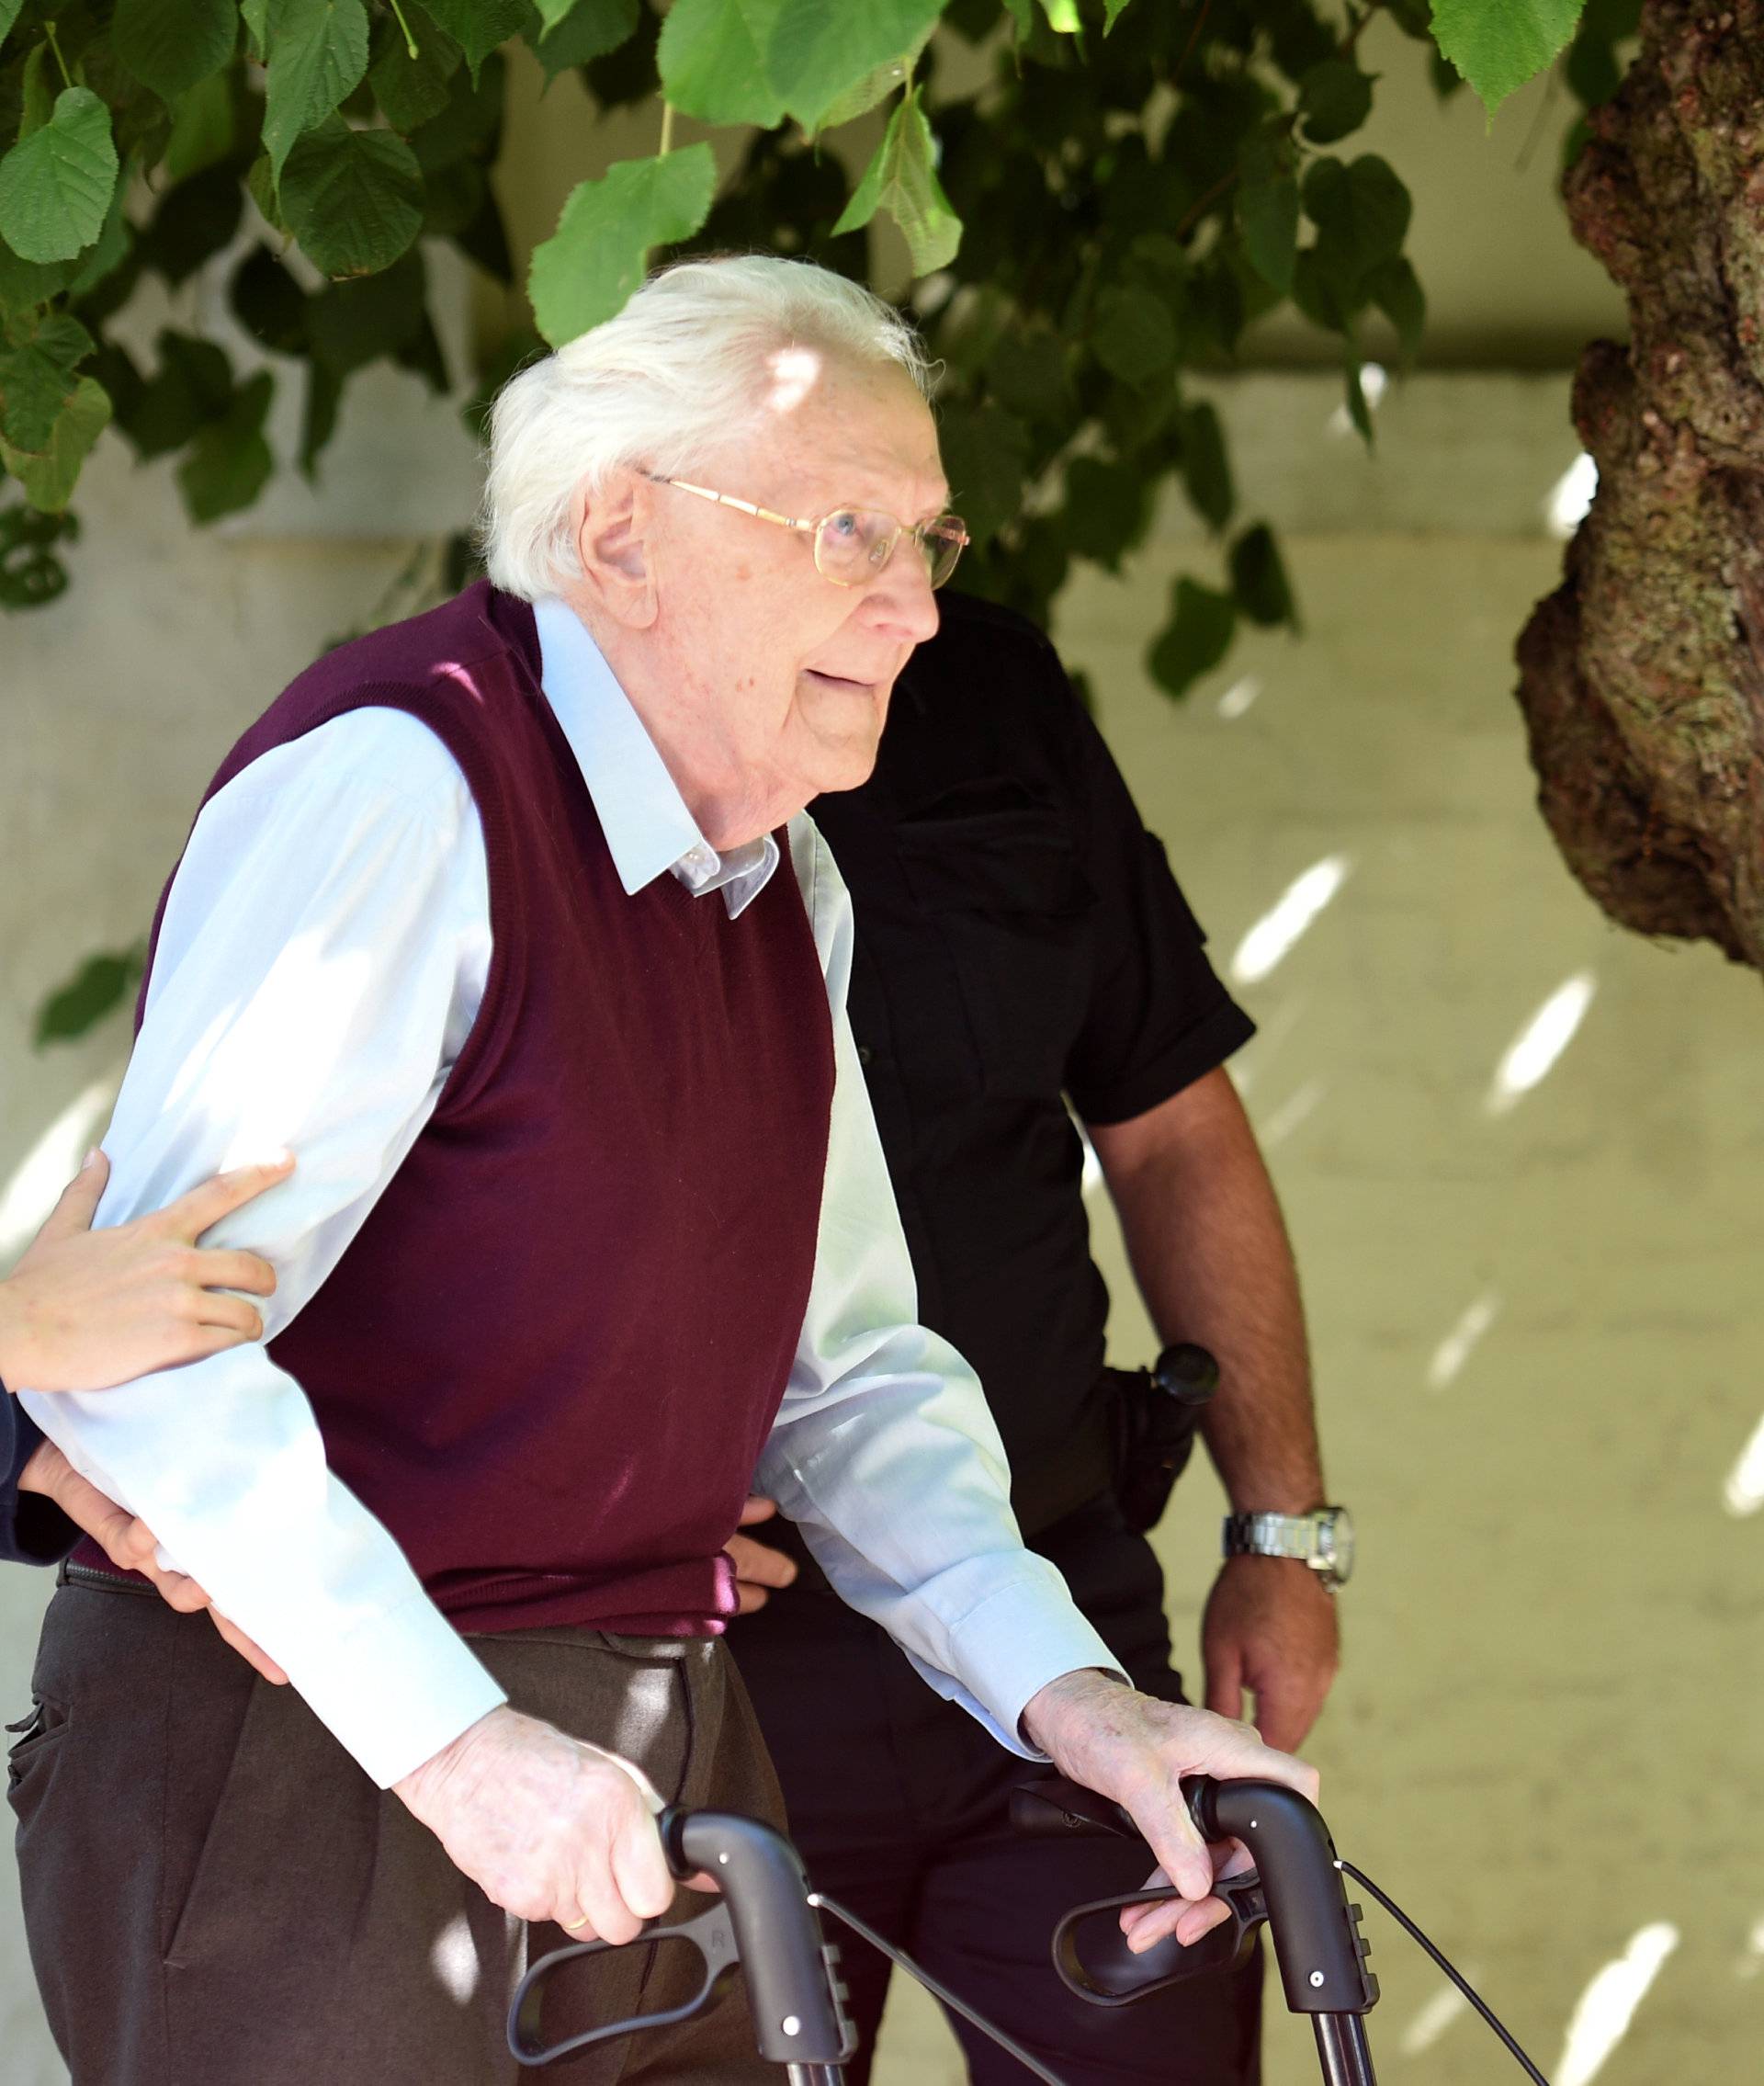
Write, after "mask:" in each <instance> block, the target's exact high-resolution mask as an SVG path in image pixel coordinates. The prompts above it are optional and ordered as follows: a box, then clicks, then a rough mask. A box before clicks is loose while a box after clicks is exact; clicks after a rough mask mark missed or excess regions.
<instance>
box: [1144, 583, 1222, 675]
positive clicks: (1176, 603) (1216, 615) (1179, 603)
mask: <svg viewBox="0 0 1764 2086" xmlns="http://www.w3.org/2000/svg"><path fill="white" fill-rule="evenodd" d="M1170 611H1171V612H1170V621H1169V622H1168V623H1167V624H1166V625H1165V626H1164V628H1163V629H1161V630H1160V631H1159V634H1158V636H1157V638H1156V639H1155V640H1154V641H1153V642H1152V646H1151V649H1150V651H1149V652H1148V653H1147V654H1146V664H1147V666H1148V669H1149V670H1150V673H1151V677H1152V679H1153V680H1154V681H1156V682H1157V684H1158V686H1159V687H1160V688H1161V689H1162V690H1163V691H1164V693H1165V694H1166V695H1167V696H1172V697H1180V696H1185V695H1187V693H1188V691H1189V690H1190V689H1191V688H1192V687H1193V686H1194V684H1195V682H1196V681H1198V680H1199V679H1200V677H1201V675H1203V674H1206V673H1210V672H1211V671H1212V669H1213V668H1214V667H1216V665H1217V664H1218V663H1219V662H1220V660H1222V659H1223V658H1224V657H1225V655H1226V653H1227V652H1229V651H1230V649H1231V640H1232V639H1233V637H1234V636H1236V634H1237V628H1238V611H1237V606H1236V604H1235V603H1234V602H1233V601H1232V599H1231V596H1230V595H1228V594H1220V593H1218V592H1217V590H1216V589H1215V588H1213V587H1210V586H1202V585H1201V584H1200V583H1199V582H1198V581H1196V580H1191V579H1188V578H1186V577H1184V578H1182V579H1179V580H1178V581H1177V582H1176V584H1175V587H1174V589H1173V590H1172V593H1171V595H1170Z"/></svg>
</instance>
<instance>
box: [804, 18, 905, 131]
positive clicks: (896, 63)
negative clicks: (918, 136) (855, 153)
mask: <svg viewBox="0 0 1764 2086" xmlns="http://www.w3.org/2000/svg"><path fill="white" fill-rule="evenodd" d="M930 41H931V29H930V28H925V29H924V30H923V31H922V34H921V35H920V37H919V40H918V41H917V42H916V43H914V44H913V45H912V46H911V47H910V49H909V50H906V51H901V52H900V54H899V57H896V58H890V59H889V60H888V63H887V64H886V65H878V66H876V69H875V71H874V72H870V73H866V74H865V75H864V77H863V78H862V79H861V80H859V81H857V82H856V84H855V85H853V86H850V87H847V88H846V90H845V92H844V93H843V94H842V95H841V96H840V97H839V98H838V100H837V101H835V102H834V103H833V105H832V106H831V108H829V109H828V110H827V112H826V113H825V114H824V115H823V116H822V118H821V119H820V127H821V129H822V130H838V128H839V126H840V125H841V124H842V123H852V122H855V121H856V119H858V118H859V117H860V116H865V115H867V114H868V113H869V111H870V110H871V109H872V108H876V105H877V104H878V103H879V102H884V101H886V100H887V99H888V96H890V95H891V94H892V93H893V92H894V91H895V89H896V88H897V87H899V86H903V85H905V84H906V82H907V81H908V80H909V79H910V77H911V74H912V69H913V67H914V66H915V65H916V64H918V62H919V60H920V58H921V57H922V55H923V53H924V48H925V46H926V44H928V43H929V42H930Z"/></svg>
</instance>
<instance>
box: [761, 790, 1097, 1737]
mask: <svg viewBox="0 0 1764 2086" xmlns="http://www.w3.org/2000/svg"><path fill="white" fill-rule="evenodd" d="M790 840H791V853H792V858H793V861H794V863H795V866H796V868H797V877H798V879H799V881H800V882H801V884H802V889H803V893H804V899H805V901H806V903H807V904H808V906H809V916H810V918H811V920H812V921H813V922H814V926H815V938H816V943H817V946H818V947H819V948H820V956H821V965H822V969H823V970H824V971H825V973H826V976H827V991H828V999H829V1002H830V1003H831V1009H832V1015H833V1047H834V1053H835V1083H834V1091H833V1109H832V1124H831V1135H830V1139H829V1144H828V1154H827V1173H826V1181H825V1185H824V1189H823V1192H822V1198H821V1212H820V1239H819V1245H818V1251H817V1254H816V1260H815V1274H814V1282H813V1285H812V1287H811V1290H810V1295H809V1311H808V1315H807V1319H806V1321H805V1322H804V1326H803V1331H802V1338H801V1342H800V1343H799V1345H798V1347H797V1355H796V1359H795V1362H794V1365H793V1366H792V1368H791V1372H790V1378H789V1382H788V1385H787V1387H786V1391H785V1396H784V1403H783V1406H782V1408H781V1410H780V1411H779V1414H778V1419H777V1423H776V1424H775V1427H774V1429H773V1432H772V1435H771V1438H770V1440H769V1441H768V1442H767V1444H766V1446H765V1449H764V1452H763V1456H762V1458H761V1462H760V1468H759V1473H758V1478H757V1482H758V1484H759V1487H760V1490H761V1491H763V1492H765V1493H766V1494H767V1495H768V1496H770V1497H772V1498H774V1499H775V1500H776V1501H777V1502H778V1504H779V1507H780V1508H781V1510H782V1511H783V1512H784V1513H786V1514H787V1515H788V1516H789V1517H790V1518H791V1519H792V1520H793V1521H795V1522H796V1523H797V1525H799V1527H800V1528H801V1530H802V1534H803V1538H804V1540H805V1541H806V1542H807V1544H808V1546H809V1549H810V1550H811V1551H812V1553H813V1554H814V1557H815V1559H816V1561H817V1562H818V1563H819V1564H820V1567H821V1569H822V1570H823V1571H825V1572H826V1574H827V1577H828V1579H829V1581H830V1582H831V1584H832V1586H833V1588H834V1590H835V1591H836V1592H837V1593H839V1594H840V1595H841V1596H842V1598H843V1599H844V1600H846V1601H847V1602H849V1603H850V1604H851V1605H852V1606H853V1607H854V1608H856V1609H858V1610H859V1611H860V1612H861V1613H862V1614H864V1615H865V1616H869V1617H870V1618H871V1619H872V1620H873V1621H875V1622H876V1623H879V1624H880V1625H881V1626H882V1627H883V1628H885V1629H886V1630H887V1631H888V1634H889V1635H890V1636H891V1637H892V1638H894V1639H895V1640H896V1642H897V1643H899V1645H900V1647H901V1649H902V1650H904V1651H905V1652H906V1653H907V1655H908V1657H909V1658H910V1660H911V1661H912V1663H913V1665H914V1667H915V1668H916V1669H917V1670H918V1672H920V1674H921V1675H922V1678H923V1679H924V1680H925V1681H926V1682H927V1684H929V1685H930V1686H931V1687H933V1689H935V1690H936V1692H937V1693H938V1694H940V1695H944V1696H946V1697H948V1698H949V1699H951V1700H954V1701H956V1702H959V1703H960V1704H961V1705H962V1706H963V1707H965V1708H966V1709H967V1710H968V1711H969V1712H970V1713H971V1714H972V1715H974V1716H975V1717H977V1718H978V1719H979V1720H980V1722H981V1723H983V1724H984V1725H985V1726H986V1727H987V1728H988V1729H989V1730H990V1731H991V1733H992V1734H993V1736H994V1737H995V1738H996V1739H998V1740H999V1741H1000V1742H1001V1744H1002V1745H1005V1746H1007V1747H1009V1748H1010V1749H1011V1750H1012V1752H1017V1753H1020V1754H1022V1755H1023V1757H1024V1758H1030V1759H1033V1758H1035V1757H1038V1756H1037V1755H1036V1754H1035V1751H1034V1749H1033V1748H1032V1747H1031V1746H1029V1745H1028V1744H1027V1743H1026V1742H1025V1741H1024V1740H1023V1733H1022V1730H1021V1728H1020V1719H1021V1718H1022V1715H1023V1708H1024V1706H1025V1705H1026V1704H1027V1703H1028V1702H1029V1700H1030V1699H1031V1697H1032V1696H1034V1695H1035V1694H1036V1693H1037V1692H1038V1691H1039V1690H1040V1689H1041V1688H1042V1687H1044V1686H1046V1684H1047V1683H1048V1682H1049V1681H1052V1680H1056V1679H1057V1678H1058V1677H1059V1675H1060V1674H1062V1673H1068V1672H1075V1671H1077V1670H1079V1669H1080V1668H1085V1667H1100V1668H1102V1669H1103V1670H1104V1671H1106V1672H1112V1673H1117V1674H1118V1673H1120V1671H1121V1670H1120V1667H1119V1665H1118V1664H1117V1662H1116V1661H1115V1660H1114V1657H1113V1655H1112V1654H1111V1653H1110V1651H1109V1650H1108V1648H1107V1646H1106V1645H1105V1644H1104V1643H1103V1639H1102V1638H1101V1637H1100V1636H1099V1635H1098V1634H1097V1632H1096V1630H1095V1629H1094V1628H1093V1627H1091V1624H1090V1623H1089V1622H1087V1621H1086V1620H1085V1618H1084V1617H1083V1616H1081V1615H1080V1613H1079V1610H1078V1608H1077V1607H1076V1606H1075V1604H1073V1602H1072V1598H1071V1595H1070V1593H1069V1591H1068V1589H1067V1586H1066V1582H1065V1581H1064V1580H1063V1579H1062V1578H1061V1577H1060V1574H1059V1572H1058V1571H1057V1569H1056V1568H1055V1567H1054V1566H1053V1565H1052V1564H1050V1563H1049V1562H1048V1561H1047V1560H1046V1559H1045V1558H1042V1557H1039V1556H1037V1555H1036V1554H1035V1552H1033V1551H1031V1550H1027V1549H1025V1548H1024V1547H1023V1541H1022V1537H1021V1536H1020V1534H1019V1532H1018V1528H1017V1524H1016V1521H1015V1518H1014V1516H1013V1515H1012V1511H1011V1500H1010V1474H1009V1467H1008V1465H1007V1463H1006V1459H1005V1455H1004V1449H1003V1445H1002V1444H1001V1441H1000V1439H999V1433H998V1428H997V1426H996V1425H995V1423H994V1422H993V1419H992V1415H991V1413H990V1412H989V1410H988V1408H987V1403H986V1400H985V1398H984V1396H983V1395H982V1393H981V1390H980V1386H979V1381H978V1378H977V1377H976V1376H975V1375H974V1372H973V1371H972V1370H971V1369H970V1368H969V1367H968V1366H967V1363H966V1362H964V1361H963V1359H962V1357H961V1356H960V1355H958V1354H957V1353H956V1350H955V1349H954V1348H953V1347H952V1346H951V1345H950V1344H949V1343H948V1342H947V1341H945V1340H943V1339H941V1338H940V1337H939V1336H938V1335H937V1334H935V1333H933V1332H930V1331H928V1330H927V1329H926V1328H925V1327H924V1326H922V1325H921V1324H919V1323H918V1322H917V1319H918V1301H917V1296H916V1290H915V1285H914V1281H913V1275H912V1263H911V1260H910V1256H909V1253H908V1251H907V1243H906V1238H905V1235H904V1233H903V1232H902V1230H901V1228H900V1219H899V1214H898V1212H897V1209H896V1207H895V1201H894V1193H893V1189H892V1187H891V1185H890V1184H889V1179H888V1165H887V1162H886V1160H885V1158H884V1155H883V1151H882V1146H881V1141H880V1139H879V1138H878V1136H877V1134H876V1121H875V1117H874V1116H873V1115H872V1114H871V1110H870V1104H869V1096H868V1093H867V1091H866V1089H865V1081H864V1075H863V1071H862V1069H861V1067H860V1065H859V1063H858V1059H857V1051H856V1046H855V1044H854V1040H853V1037H852V1030H851V1024H850V1021H849V1020H848V1018H847V1016H846V1013H845V994H846V986H847V982H848V981H849V978H850V972H851V952H852V907H851V899H850V896H849V894H848V892H847V890H846V889H845V884H844V879H842V877H841V876H840V874H839V871H838V869H837V868H836V867H834V864H833V861H832V857H831V854H830V853H829V851H828V849H827V847H826V845H825V843H824V842H823V841H822V840H821V839H820V834H819V833H817V832H816V830H815V828H814V826H813V824H812V822H810V821H809V819H808V818H806V817H803V818H798V819H797V820H795V821H794V822H792V825H791V829H790ZM1122 1677H1123V1678H1125V1675H1123V1676H1122Z"/></svg>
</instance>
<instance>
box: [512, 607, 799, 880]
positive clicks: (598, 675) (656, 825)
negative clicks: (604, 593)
mask: <svg viewBox="0 0 1764 2086" xmlns="http://www.w3.org/2000/svg"><path fill="white" fill-rule="evenodd" d="M533 620H534V623H535V625H536V627H537V630H538V634H539V680H540V686H542V687H543V688H544V690H545V698H546V700H547V701H548V703H549V704H550V705H551V713H552V715H553V716H554V717H555V718H556V719H557V720H558V723H559V725H560V728H561V730H562V731H563V735H564V737H565V738H566V739H567V740H568V741H569V742H570V751H571V753H572V754H574V755H575V756H576V765H577V766H578V767H579V768H580V769H581V770H582V780H583V782H585V783H586V784H587V786H588V794H589V796H590V797H591V798H592V799H593V800H594V812H595V815H596V816H597V817H598V819H599V820H600V825H601V831H602V832H603V833H605V835H606V845H607V847H608V848H609V849H610V850H611V853H612V857H613V867H614V868H615V869H616V870H617V872H618V880H619V882H620V883H621V884H622V885H623V886H624V887H625V890H626V891H627V893H628V894H634V893H636V892H638V891H639V890H642V889H643V888H644V886H645V885H646V884H650V883H653V882H654V880H655V879H656V878H657V877H659V876H661V875H662V871H663V870H668V871H671V872H672V873H673V875H674V876H675V877H677V878H678V879H680V881H681V882H682V883H683V884H684V886H685V887H686V889H687V890H689V891H691V892H692V893H693V894H694V896H695V897H702V896H704V895H705V894H706V893H707V892H709V891H714V890H720V891H721V892H722V893H723V902H724V904H725V905H726V906H727V907H728V908H729V918H730V919H731V920H733V919H736V918H738V917H739V916H740V914H741V913H742V912H743V911H744V910H745V909H746V907H747V906H749V905H750V904H751V903H752V901H753V900H754V899H756V898H757V897H758V896H759V894H760V892H761V891H762V890H764V888H765V886H766V884H767V883H768V882H769V881H770V880H771V877H772V872H773V871H774V870H775V868H776V867H777V866H778V844H777V842H776V841H775V840H774V839H773V837H772V835H771V834H770V833H762V834H761V835H760V837H759V839H757V840H752V841H749V842H748V843H747V844H746V845H744V846H741V847H731V848H729V849H727V850H725V851H724V852H722V853H720V854H719V853H718V850H717V849H716V848H714V847H713V846H712V845H710V843H709V842H708V841H707V839H706V838H705V836H704V834H703V833H700V832H699V830H698V822H697V821H696V820H695V818H694V817H693V815H692V813H691V812H690V811H688V810H687V809H686V802H685V799H684V798H683V797H682V796H681V794H680V791H679V788H678V787H677V786H676V785H675V782H674V779H673V777H672V776H671V775H670V774H669V773H668V769H667V764H666V763H665V762H664V761H663V760H662V755H661V754H659V753H658V752H657V751H656V745H655V742H654V740H653V739H651V738H650V735H649V733H648V731H645V729H644V726H643V720H642V719H641V718H640V717H639V716H638V714H637V712H636V710H635V709H632V707H631V701H630V697H628V695H627V694H626V693H625V691H624V689H623V688H621V687H620V686H619V685H618V681H617V678H616V675H614V673H613V670H612V668H611V667H610V666H609V665H608V664H607V663H606V660H605V654H604V653H603V652H601V649H600V647H599V646H598V645H597V644H596V643H595V642H594V639H593V638H592V637H591V636H590V635H589V633H588V631H587V629H586V628H585V626H584V625H583V623H582V618H581V617H579V616H578V615H577V614H576V612H575V610H574V609H573V608H571V607H570V606H569V604H568V603H567V602H564V601H560V600H559V599H558V597H557V596H556V595H550V596H548V598H547V599H545V600H543V601H537V602H535V603H534V605H533Z"/></svg>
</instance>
